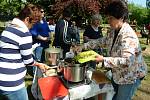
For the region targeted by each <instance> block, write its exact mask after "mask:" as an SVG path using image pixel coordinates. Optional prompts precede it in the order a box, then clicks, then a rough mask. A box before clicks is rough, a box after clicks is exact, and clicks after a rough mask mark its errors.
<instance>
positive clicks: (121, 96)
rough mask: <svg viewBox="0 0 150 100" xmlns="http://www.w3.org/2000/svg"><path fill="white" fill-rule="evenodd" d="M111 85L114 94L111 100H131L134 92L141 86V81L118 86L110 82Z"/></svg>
mask: <svg viewBox="0 0 150 100" xmlns="http://www.w3.org/2000/svg"><path fill="white" fill-rule="evenodd" d="M112 84H113V87H114V90H115V92H116V93H115V95H114V97H113V99H112V100H131V99H132V96H133V95H134V93H135V91H136V90H137V88H138V87H139V85H140V84H141V80H140V79H137V80H136V81H135V83H133V84H123V85H120V84H115V83H114V82H112Z"/></svg>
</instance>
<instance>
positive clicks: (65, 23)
mask: <svg viewBox="0 0 150 100" xmlns="http://www.w3.org/2000/svg"><path fill="white" fill-rule="evenodd" d="M71 16H72V13H71V10H70V9H69V8H66V9H64V11H63V17H62V19H60V20H59V21H58V22H57V23H56V28H55V36H54V41H53V46H55V47H60V48H61V49H62V50H63V57H65V55H66V53H67V52H69V51H70V47H71V43H72V41H71V34H70V32H69V29H70V28H69V27H70V26H71V25H70V19H71Z"/></svg>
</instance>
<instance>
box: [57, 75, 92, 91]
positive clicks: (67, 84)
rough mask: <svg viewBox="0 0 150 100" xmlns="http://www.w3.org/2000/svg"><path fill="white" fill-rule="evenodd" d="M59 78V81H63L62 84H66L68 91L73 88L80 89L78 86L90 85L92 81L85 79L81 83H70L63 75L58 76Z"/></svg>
mask: <svg viewBox="0 0 150 100" xmlns="http://www.w3.org/2000/svg"><path fill="white" fill-rule="evenodd" d="M58 76H59V79H60V80H61V81H62V83H63V84H64V86H65V87H66V88H68V89H71V88H74V87H78V86H81V85H85V84H90V83H91V82H92V81H91V80H90V79H88V78H85V79H83V80H82V81H80V82H71V81H68V80H66V79H65V78H64V76H63V74H60V73H59V74H58Z"/></svg>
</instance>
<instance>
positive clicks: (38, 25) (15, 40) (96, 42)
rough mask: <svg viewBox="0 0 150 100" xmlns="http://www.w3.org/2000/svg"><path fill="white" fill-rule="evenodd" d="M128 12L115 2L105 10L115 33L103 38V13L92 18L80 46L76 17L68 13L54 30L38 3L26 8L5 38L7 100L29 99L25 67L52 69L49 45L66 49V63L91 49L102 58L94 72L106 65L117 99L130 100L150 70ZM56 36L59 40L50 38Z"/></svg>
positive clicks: (1, 62)
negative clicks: (47, 57)
mask: <svg viewBox="0 0 150 100" xmlns="http://www.w3.org/2000/svg"><path fill="white" fill-rule="evenodd" d="M128 13H129V12H128V8H127V5H126V3H124V2H123V1H113V2H111V3H110V4H108V6H107V7H106V8H105V15H106V16H107V21H108V24H109V25H110V29H111V31H109V33H107V35H106V36H103V33H102V27H101V26H100V24H101V23H100V22H102V17H101V16H100V15H99V14H96V15H93V16H91V22H90V24H89V25H88V26H87V27H86V28H85V30H84V33H83V42H84V43H83V44H81V41H80V32H79V28H78V27H77V25H76V22H75V21H74V20H71V18H72V15H73V13H72V11H71V10H70V9H67V8H66V9H64V11H63V13H62V15H63V16H62V18H60V19H59V20H58V21H57V23H55V24H56V25H55V28H54V27H53V29H50V27H49V25H48V23H47V21H46V20H45V16H44V9H43V8H42V7H40V6H37V5H33V4H28V5H26V6H25V7H24V8H23V9H22V10H21V11H20V13H19V14H18V16H17V17H16V18H14V19H13V20H12V22H11V24H10V25H9V26H8V27H7V28H6V29H5V30H4V31H3V32H2V34H1V36H0V76H1V77H0V97H1V98H2V100H7V99H8V100H28V94H27V90H26V88H25V81H24V78H25V75H26V67H28V66H33V69H34V68H36V67H38V68H39V69H40V70H42V72H45V71H46V70H47V69H48V66H47V65H46V64H44V61H45V58H44V54H45V52H44V50H45V49H46V48H51V46H50V44H52V46H55V47H59V48H61V49H62V50H63V57H64V58H65V55H66V53H67V52H69V51H70V49H72V50H73V51H74V52H82V51H83V50H91V49H92V50H94V51H96V52H97V53H99V55H98V56H96V57H95V60H94V61H92V62H91V65H90V66H93V68H95V67H96V64H97V63H102V65H103V67H104V68H109V69H110V70H111V72H112V76H111V82H112V85H113V87H114V91H115V95H114V96H113V100H131V99H132V97H133V95H134V93H135V91H136V89H137V88H138V87H139V85H140V83H141V81H142V80H143V78H144V77H145V75H146V72H147V66H146V64H145V62H144V58H143V56H142V52H141V47H140V43H139V40H138V37H137V35H136V33H135V31H134V30H133V29H132V28H131V27H130V25H129V24H128V23H127V18H128ZM53 24H54V23H53ZM52 31H53V32H54V41H51V37H50V36H51V32H52ZM51 42H53V43H51ZM78 44H80V45H78ZM72 45H73V46H72ZM104 45H105V47H107V49H108V56H107V57H105V56H103V54H102V48H103V46H104ZM39 62H40V63H39ZM1 98H0V100H1Z"/></svg>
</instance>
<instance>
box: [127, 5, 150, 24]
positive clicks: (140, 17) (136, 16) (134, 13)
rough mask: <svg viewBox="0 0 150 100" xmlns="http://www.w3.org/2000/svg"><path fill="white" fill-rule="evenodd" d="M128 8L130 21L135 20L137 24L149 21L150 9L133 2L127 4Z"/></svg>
mask: <svg viewBox="0 0 150 100" xmlns="http://www.w3.org/2000/svg"><path fill="white" fill-rule="evenodd" d="M128 8H129V13H130V15H129V18H130V21H133V20H136V21H137V24H138V25H139V26H141V25H143V24H147V23H148V22H150V19H149V18H150V9H147V8H144V7H141V6H137V5H134V4H128Z"/></svg>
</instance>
